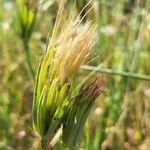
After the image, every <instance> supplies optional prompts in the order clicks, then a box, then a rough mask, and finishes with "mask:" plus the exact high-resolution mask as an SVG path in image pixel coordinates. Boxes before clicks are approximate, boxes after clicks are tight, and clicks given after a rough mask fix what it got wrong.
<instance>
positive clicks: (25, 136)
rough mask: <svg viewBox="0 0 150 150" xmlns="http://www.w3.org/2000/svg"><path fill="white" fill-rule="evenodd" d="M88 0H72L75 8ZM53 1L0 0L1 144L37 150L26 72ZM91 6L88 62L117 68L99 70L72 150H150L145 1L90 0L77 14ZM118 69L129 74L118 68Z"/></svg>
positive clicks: (41, 43)
mask: <svg viewBox="0 0 150 150" xmlns="http://www.w3.org/2000/svg"><path fill="white" fill-rule="evenodd" d="M88 2H89V0H76V9H77V11H78V13H79V12H80V11H81V10H82V9H83V8H84V6H85V5H86V4H87V3H88ZM59 3H60V1H59V0H30V1H29V0H24V4H23V6H22V4H20V3H19V0H16V1H15V0H0V150H5V149H6V150H13V149H14V150H25V149H29V150H30V149H31V150H37V149H40V146H39V137H38V135H37V134H36V133H35V132H34V131H33V129H32V116H31V112H32V98H33V89H34V79H33V78H34V77H35V73H36V71H37V68H38V64H39V61H40V59H41V56H42V54H43V52H44V50H45V47H46V43H47V37H48V35H51V33H52V30H53V26H54V22H55V18H56V14H57V11H58V7H59ZM73 7H74V1H73V0H66V4H65V12H64V16H63V18H64V20H65V19H66V18H67V17H68V16H69V14H70V13H71V12H72V10H74V9H73ZM91 7H92V9H91V11H90V12H89V13H88V14H87V15H86V17H85V18H84V20H83V22H85V21H86V20H92V21H93V23H95V24H97V26H98V27H97V42H96V45H95V47H94V50H93V54H92V56H91V60H92V61H90V62H89V64H88V65H93V66H98V65H101V68H100V72H103V70H105V69H112V70H113V71H114V72H116V75H112V74H110V72H108V71H106V72H105V73H100V76H103V78H104V80H105V81H106V85H105V86H106V87H105V92H104V94H101V96H100V97H99V99H98V100H97V101H96V104H95V106H94V108H93V110H92V112H91V113H90V116H89V119H88V121H87V124H86V126H85V131H84V133H83V136H82V139H81V140H80V141H79V142H78V149H80V150H81V149H83V150H99V149H102V150H110V149H112V150H124V149H125V150H136V149H139V150H149V147H150V0H120V1H118V0H92V1H91V2H90V4H89V5H88V7H87V8H86V9H85V10H84V11H83V12H82V13H81V16H84V14H85V13H86V12H87V11H88V10H89V9H90V8H91ZM29 16H30V17H29ZM124 72H128V76H126V77H125V76H122V75H118V74H122V73H124ZM132 73H137V74H140V77H141V78H140V79H137V78H134V77H132V76H130V74H132ZM141 75H142V76H141ZM145 75H147V76H146V77H147V80H144V76H145ZM61 149H65V148H63V147H62V148H61V147H60V150H61Z"/></svg>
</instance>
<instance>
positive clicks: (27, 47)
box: [23, 41, 35, 81]
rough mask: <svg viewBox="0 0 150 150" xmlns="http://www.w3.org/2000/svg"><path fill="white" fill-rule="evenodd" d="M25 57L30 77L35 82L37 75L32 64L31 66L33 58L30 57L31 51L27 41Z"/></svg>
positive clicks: (25, 43) (25, 42)
mask: <svg viewBox="0 0 150 150" xmlns="http://www.w3.org/2000/svg"><path fill="white" fill-rule="evenodd" d="M23 44H24V55H25V61H26V64H27V67H28V72H29V75H30V77H31V78H32V79H33V81H34V77H35V73H34V70H33V68H32V64H31V57H30V51H29V45H28V42H27V41H24V43H23Z"/></svg>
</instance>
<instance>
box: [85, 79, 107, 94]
mask: <svg viewBox="0 0 150 150" xmlns="http://www.w3.org/2000/svg"><path fill="white" fill-rule="evenodd" d="M105 84H106V83H105V80H104V79H103V77H97V78H96V79H95V81H94V82H93V83H92V84H91V85H89V86H88V87H87V90H88V93H89V95H91V96H92V97H97V96H98V95H99V94H101V93H102V92H104V86H105Z"/></svg>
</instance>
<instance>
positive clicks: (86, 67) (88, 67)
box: [80, 65, 150, 81]
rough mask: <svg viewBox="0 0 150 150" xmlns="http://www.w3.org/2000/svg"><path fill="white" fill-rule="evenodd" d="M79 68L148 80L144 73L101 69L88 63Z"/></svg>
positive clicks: (149, 77) (149, 79)
mask: <svg viewBox="0 0 150 150" xmlns="http://www.w3.org/2000/svg"><path fill="white" fill-rule="evenodd" d="M80 68H81V69H84V70H88V71H95V72H98V73H104V74H109V75H118V76H123V77H130V78H135V79H139V80H147V81H150V76H149V75H144V74H138V73H132V72H124V71H121V72H119V71H115V70H112V69H108V68H105V69H103V68H101V67H95V66H88V65H83V66H81V67H80Z"/></svg>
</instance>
